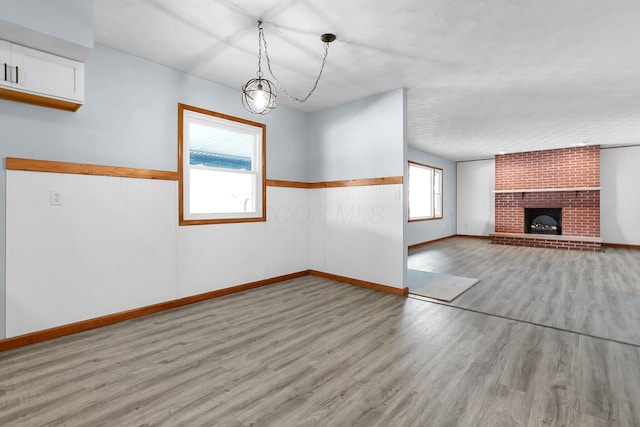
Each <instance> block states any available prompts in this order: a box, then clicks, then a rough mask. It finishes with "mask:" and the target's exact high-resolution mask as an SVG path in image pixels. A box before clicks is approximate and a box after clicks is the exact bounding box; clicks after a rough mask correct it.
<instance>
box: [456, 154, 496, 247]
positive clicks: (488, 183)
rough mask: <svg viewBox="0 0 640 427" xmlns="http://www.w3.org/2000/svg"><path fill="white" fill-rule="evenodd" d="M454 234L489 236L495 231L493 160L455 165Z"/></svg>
mask: <svg viewBox="0 0 640 427" xmlns="http://www.w3.org/2000/svg"><path fill="white" fill-rule="evenodd" d="M457 169H458V178H457V206H458V221H457V234H464V235H469V236H488V235H489V233H493V232H494V231H495V195H494V193H493V190H495V160H493V159H490V160H476V161H469V162H458V164H457Z"/></svg>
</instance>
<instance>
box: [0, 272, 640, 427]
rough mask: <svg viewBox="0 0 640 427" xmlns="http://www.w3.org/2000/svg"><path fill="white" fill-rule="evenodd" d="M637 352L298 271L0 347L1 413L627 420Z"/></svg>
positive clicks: (229, 421)
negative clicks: (150, 312)
mask: <svg viewBox="0 0 640 427" xmlns="http://www.w3.org/2000/svg"><path fill="white" fill-rule="evenodd" d="M639 371H640V349H639V348H638V347H635V346H630V345H624V344H620V343H615V342H610V341H606V340H602V339H596V338H592V337H587V336H584V335H579V334H574V333H569V332H564V331H560V330H557V329H552V328H546V327H542V326H536V325H532V324H529V323H524V322H518V321H512V320H507V319H504V318H500V317H496V316H491V315H485V314H480V313H475V312H472V311H468V310H463V309H459V308H456V307H450V306H446V305H440V304H433V303H430V302H425V301H420V300H416V299H412V298H404V297H400V296H394V295H389V294H385V293H381V292H376V291H372V290H369V289H364V288H358V287H355V286H351V285H346V284H341V283H336V282H332V281H328V280H324V279H319V278H314V277H305V278H301V279H296V280H292V281H288V282H283V283H280V284H276V285H271V286H268V287H264V288H260V289H255V290H252V291H248V292H245V293H242V294H235V295H231V296H228V297H224V298H219V299H216V300H211V301H207V302H204V303H200V304H197V305H193V306H189V307H183V308H180V309H177V310H174V311H171V312H165V313H160V314H157V315H154V316H149V317H146V318H140V319H136V320H133V321H129V322H125V323H121V324H117V325H112V326H109V327H105V328H101V329H97V330H92V331H87V332H84V333H81V334H77V335H74V336H69V337H64V338H60V339H58V340H55V341H50V342H46V343H41V344H37V345H34V346H30V347H24V348H21V349H16V350H12V351H9V352H5V353H1V354H0V425H2V426H14V425H25V426H39V425H50V426H58V425H59V426H79V425H83V426H101V425H109V426H156V425H157V426H176V425H181V426H286V427H288V426H341V427H342V426H384V427H387V426H638V425H640V399H638V396H640V373H639Z"/></svg>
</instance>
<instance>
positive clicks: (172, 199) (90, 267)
mask: <svg viewBox="0 0 640 427" xmlns="http://www.w3.org/2000/svg"><path fill="white" fill-rule="evenodd" d="M50 190H56V191H60V192H61V193H62V195H63V198H62V201H63V204H62V205H59V206H57V205H56V206H53V205H51V204H50V197H49V193H50ZM176 194H177V184H176V182H175V181H160V180H150V179H130V178H114V177H102V176H86V175H71V174H57V173H40V172H24V171H7V272H6V281H7V288H6V307H7V311H6V335H7V336H8V337H10V336H15V335H21V334H24V333H28V332H32V331H37V330H42V329H47V328H51V327H54V326H59V325H63V324H67V323H72V322H77V321H80V320H84V319H88V318H92V317H98V316H102V315H105V314H109V313H116V312H119V311H124V310H129V309H133V308H136V307H141V306H145V305H150V304H154V303H158V302H162V301H167V300H170V299H173V298H175V296H176V289H175V282H176V259H175V247H176V216H177V213H176V212H177V201H176Z"/></svg>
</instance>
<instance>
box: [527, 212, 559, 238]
mask: <svg viewBox="0 0 640 427" xmlns="http://www.w3.org/2000/svg"><path fill="white" fill-rule="evenodd" d="M524 232H525V233H530V234H562V208H524Z"/></svg>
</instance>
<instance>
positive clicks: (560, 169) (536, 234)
mask: <svg viewBox="0 0 640 427" xmlns="http://www.w3.org/2000/svg"><path fill="white" fill-rule="evenodd" d="M527 208H529V209H530V208H535V209H536V210H537V211H538V212H539V213H544V212H558V214H556V216H560V217H561V225H559V226H557V227H555V226H554V227H555V228H556V229H555V230H553V231H554V232H552V231H549V232H545V231H539V230H540V228H541V227H532V226H531V225H530V224H527V223H526V221H525V209H527ZM545 210H547V211H545ZM560 213H561V214H560ZM529 221H530V220H529ZM495 224H496V231H495V233H492V234H491V239H492V243H497V244H506V245H515V246H534V247H545V248H559V249H579V250H592V251H598V250H600V244H601V241H602V239H601V238H600V146H596V145H594V146H589V147H576V148H566V149H558V150H545V151H532V152H526V153H515V154H504V155H498V156H496V189H495ZM545 227H547V228H548V229H551V226H545ZM535 230H538V231H535Z"/></svg>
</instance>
